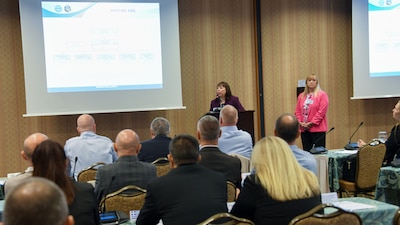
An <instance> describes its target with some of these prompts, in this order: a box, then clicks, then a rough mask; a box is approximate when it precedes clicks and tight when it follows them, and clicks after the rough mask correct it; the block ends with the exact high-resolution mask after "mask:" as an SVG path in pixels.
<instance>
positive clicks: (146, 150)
mask: <svg viewBox="0 0 400 225" xmlns="http://www.w3.org/2000/svg"><path fill="white" fill-rule="evenodd" d="M150 134H151V138H152V139H151V140H147V141H143V142H142V148H141V149H140V152H139V154H138V158H139V160H140V161H144V162H154V161H155V160H156V159H158V158H166V157H167V155H168V153H169V150H168V146H169V142H171V138H170V137H168V135H169V122H168V120H167V119H165V118H163V117H156V118H154V119H153V121H152V122H151V124H150Z"/></svg>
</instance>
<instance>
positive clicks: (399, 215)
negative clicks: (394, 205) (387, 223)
mask: <svg viewBox="0 0 400 225" xmlns="http://www.w3.org/2000/svg"><path fill="white" fill-rule="evenodd" d="M393 225H400V210H397V211H396V214H394V218H393Z"/></svg>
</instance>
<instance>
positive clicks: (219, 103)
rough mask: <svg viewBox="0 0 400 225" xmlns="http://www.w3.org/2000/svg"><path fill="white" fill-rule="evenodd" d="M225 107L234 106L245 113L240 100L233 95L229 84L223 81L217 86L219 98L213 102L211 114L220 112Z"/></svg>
mask: <svg viewBox="0 0 400 225" xmlns="http://www.w3.org/2000/svg"><path fill="white" fill-rule="evenodd" d="M224 105H232V106H234V107H235V108H236V109H237V110H238V111H239V112H243V111H245V110H244V107H243V106H242V104H241V103H240V101H239V98H238V97H236V96H234V95H232V92H231V88H230V87H229V84H228V83H226V82H225V81H221V82H219V83H218V84H217V97H216V98H215V99H213V100H212V101H211V104H210V112H211V111H212V112H219V111H221V109H222V107H224Z"/></svg>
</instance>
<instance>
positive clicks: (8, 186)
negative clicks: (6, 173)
mask: <svg viewBox="0 0 400 225" xmlns="http://www.w3.org/2000/svg"><path fill="white" fill-rule="evenodd" d="M47 139H48V137H47V136H46V135H45V134H42V133H33V134H31V135H29V136H28V137H27V138H26V139H25V141H24V145H23V150H22V151H21V157H22V158H23V159H24V160H25V161H26V164H27V165H28V168H26V170H25V172H23V173H20V174H18V175H17V176H15V177H12V178H9V179H7V181H6V182H5V183H4V192H5V194H7V193H8V192H10V191H11V190H12V189H13V188H14V187H15V186H16V185H17V184H18V183H19V182H21V181H22V180H24V179H25V178H27V177H31V176H32V171H33V165H32V154H33V151H34V150H35V148H36V146H38V145H39V144H40V143H41V142H42V141H44V140H47Z"/></svg>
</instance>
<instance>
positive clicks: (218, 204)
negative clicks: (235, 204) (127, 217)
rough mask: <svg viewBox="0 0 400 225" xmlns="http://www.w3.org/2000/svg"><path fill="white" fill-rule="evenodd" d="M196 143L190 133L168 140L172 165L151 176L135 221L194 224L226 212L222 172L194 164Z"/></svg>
mask: <svg viewBox="0 0 400 225" xmlns="http://www.w3.org/2000/svg"><path fill="white" fill-rule="evenodd" d="M198 149H199V143H198V142H197V140H196V138H194V137H192V136H190V135H178V136H176V137H175V138H173V139H172V141H171V144H170V154H169V155H168V159H169V160H170V164H171V167H172V168H173V169H172V170H171V171H170V172H169V173H168V174H166V175H164V176H162V177H158V178H157V179H154V180H151V181H150V182H149V184H148V186H147V194H146V199H145V203H144V205H143V207H142V209H141V210H140V214H139V216H138V218H137V220H136V224H138V225H155V224H158V222H159V220H160V219H161V220H162V222H163V224H164V225H187V224H198V223H200V222H202V221H204V220H206V219H207V218H208V217H210V216H212V215H214V214H216V213H223V212H227V204H226V202H227V190H226V181H225V178H224V176H222V175H221V174H219V173H216V172H214V171H212V170H209V169H207V168H204V167H202V166H199V165H198V163H197V162H198V161H199V160H200V156H199V150H198Z"/></svg>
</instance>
